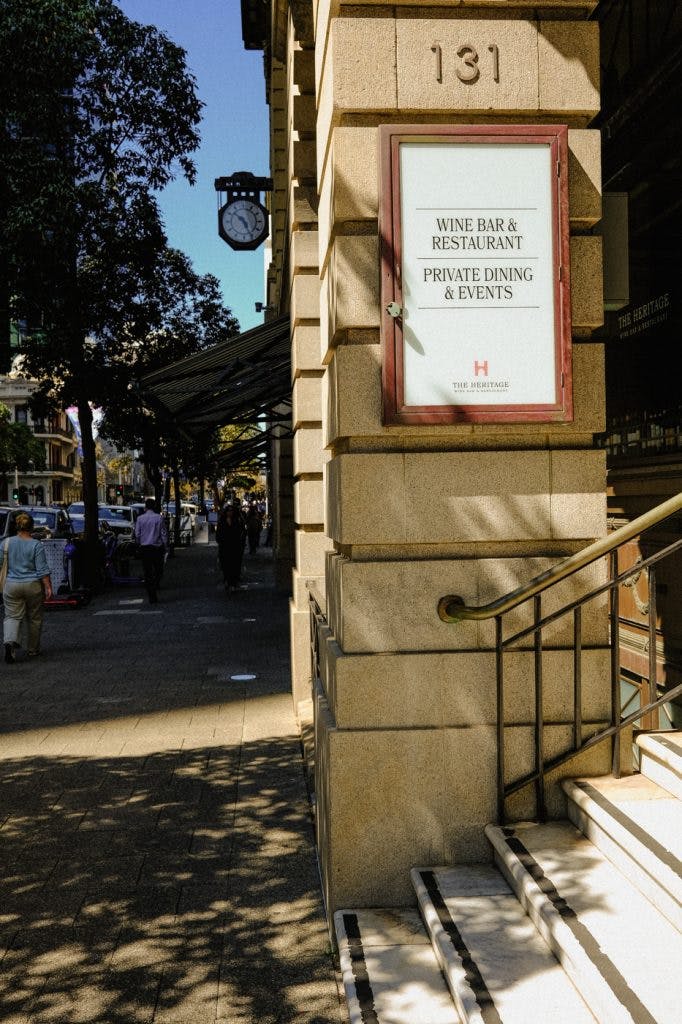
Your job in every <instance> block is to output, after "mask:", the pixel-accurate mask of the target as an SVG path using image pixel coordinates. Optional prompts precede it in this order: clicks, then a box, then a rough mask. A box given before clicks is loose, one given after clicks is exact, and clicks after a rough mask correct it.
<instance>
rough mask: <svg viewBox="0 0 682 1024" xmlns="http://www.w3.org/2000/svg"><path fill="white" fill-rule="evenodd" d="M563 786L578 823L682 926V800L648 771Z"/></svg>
mask: <svg viewBox="0 0 682 1024" xmlns="http://www.w3.org/2000/svg"><path fill="white" fill-rule="evenodd" d="M562 786H563V789H564V792H565V793H566V795H567V796H568V813H569V817H570V819H571V821H572V822H573V824H574V825H576V826H577V827H578V828H579V829H580V831H581V832H583V833H584V834H585V835H586V836H587V838H588V839H590V840H591V841H592V842H593V843H594V844H595V845H596V846H598V847H599V849H600V850H601V851H602V853H604V854H605V855H606V856H607V857H608V858H609V860H610V861H611V862H612V863H613V864H615V865H616V867H617V868H618V869H619V870H620V871H622V872H623V874H625V875H626V876H627V877H628V878H629V879H630V881H632V882H634V884H635V885H636V886H637V888H638V889H639V890H640V892H642V893H643V894H644V895H645V896H646V897H647V899H649V900H651V902H652V903H653V904H654V906H655V907H656V908H657V909H658V910H660V911H661V913H662V914H665V916H666V917H667V918H668V920H669V921H671V922H672V923H673V924H674V925H675V927H676V928H677V929H678V931H682V801H680V800H678V799H677V798H676V797H674V796H672V794H671V793H669V792H668V791H667V790H665V789H662V788H661V786H658V785H657V784H656V783H655V782H652V781H651V779H648V778H646V777H645V776H644V775H628V776H626V777H625V778H622V779H614V778H613V777H612V776H605V777H602V778H594V779H593V778H589V779H565V780H564V781H563V782H562Z"/></svg>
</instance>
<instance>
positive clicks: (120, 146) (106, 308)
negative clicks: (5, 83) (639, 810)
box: [0, 0, 201, 543]
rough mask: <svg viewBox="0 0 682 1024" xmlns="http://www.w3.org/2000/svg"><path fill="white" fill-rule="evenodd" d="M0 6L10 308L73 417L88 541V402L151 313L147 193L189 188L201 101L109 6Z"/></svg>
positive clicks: (158, 44) (104, 398) (157, 49)
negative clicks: (134, 327)
mask: <svg viewBox="0 0 682 1024" xmlns="http://www.w3.org/2000/svg"><path fill="white" fill-rule="evenodd" d="M0 11H1V13H2V28H1V29H0V36H1V37H2V39H1V41H0V59H2V58H3V57H4V56H5V55H7V56H10V55H11V59H10V60H9V63H8V64H7V63H6V64H5V68H7V67H11V68H12V74H13V75H14V76H15V79H16V81H20V82H22V85H23V83H24V81H25V83H26V88H25V90H19V89H14V90H10V91H9V93H10V95H9V102H8V103H6V109H5V110H4V111H3V115H4V120H5V124H6V125H7V126H8V128H7V130H6V139H5V141H6V143H7V146H8V149H9V156H8V157H7V158H5V159H4V162H3V166H2V171H3V183H2V187H3V189H4V191H5V198H6V200H7V202H6V206H5V212H4V215H3V221H2V232H1V239H2V240H1V246H2V251H3V254H4V258H5V263H6V271H7V280H8V282H9V294H8V305H9V309H10V314H11V315H12V316H13V317H15V318H17V319H22V320H24V321H25V322H27V324H28V326H29V327H30V328H33V330H32V331H30V332H29V340H28V341H27V342H26V344H25V354H26V368H27V370H28V371H29V372H30V373H31V375H32V376H33V377H35V378H36V379H37V381H38V383H39V389H38V394H39V398H47V399H48V400H50V401H51V402H52V403H53V404H55V405H58V406H61V407H65V406H68V405H75V406H76V407H77V409H78V415H79V420H80V429H81V435H82V449H83V461H82V475H83V498H84V502H85V508H86V540H88V541H90V542H91V543H94V540H95V538H96V531H97V508H96V505H97V489H96V458H95V444H94V440H93V430H92V407H93V406H103V407H105V408H106V406H107V404H108V402H109V401H110V396H111V393H112V391H113V392H114V393H115V391H116V386H117V382H118V381H119V379H120V377H121V366H122V365H123V364H125V356H124V355H122V350H124V349H125V348H126V347H127V346H128V345H129V344H130V333H129V332H130V325H131V323H134V321H135V318H136V317H137V318H139V319H140V320H142V321H143V320H144V318H145V316H146V315H147V313H148V307H147V306H146V305H145V302H144V300H141V298H140V297H141V296H145V295H146V294H148V293H149V291H150V288H151V285H152V284H153V281H154V275H155V273H156V272H157V268H158V261H159V259H162V257H163V253H164V252H165V248H166V239H165V234H164V230H163V225H162V223H161V219H160V215H159V210H158V206H157V202H156V195H155V193H156V192H157V191H158V190H159V189H162V188H163V187H164V186H165V185H166V184H167V183H168V182H169V181H170V180H171V178H172V177H174V176H175V175H176V174H178V173H180V174H182V175H184V176H185V177H186V178H187V179H188V180H189V181H190V182H193V181H194V178H195V168H194V165H193V163H192V160H191V153H192V152H193V150H194V149H196V147H197V145H198V142H199V136H198V124H199V121H200V110H201V103H200V101H199V100H198V98H197V95H196V88H195V80H194V78H193V76H192V75H191V73H190V72H189V71H188V68H187V65H186V60H185V53H184V51H183V50H182V49H181V48H180V47H178V46H176V45H175V44H174V43H172V42H171V41H170V40H169V39H168V38H167V37H166V36H165V35H164V34H163V33H161V32H159V31H158V30H157V29H156V28H154V27H152V26H145V25H141V24H138V23H137V22H134V21H132V20H131V19H129V18H127V17H126V16H125V15H124V14H123V12H122V11H121V10H120V9H119V8H118V7H117V6H116V4H115V3H114V2H113V0H32V3H30V4H26V3H25V0H0ZM3 51H5V52H6V54H5V53H3ZM7 51H11V54H10V53H7ZM43 110H46V111H48V112H49V113H48V116H44V115H43V113H42V111H43Z"/></svg>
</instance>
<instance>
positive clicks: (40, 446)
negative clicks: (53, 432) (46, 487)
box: [0, 402, 45, 482]
mask: <svg viewBox="0 0 682 1024" xmlns="http://www.w3.org/2000/svg"><path fill="white" fill-rule="evenodd" d="M31 469H34V470H38V471H40V470H44V469H45V445H44V443H43V442H42V441H40V440H39V439H38V438H37V437H36V436H35V434H34V433H33V431H32V430H31V428H30V427H28V426H27V425H26V424H25V423H13V422H12V415H11V413H10V410H9V409H8V408H7V406H6V405H4V403H2V402H0V477H2V480H3V481H4V482H6V481H7V478H8V477H9V475H10V474H11V473H14V471H15V470H19V472H20V473H26V472H27V471H28V470H31Z"/></svg>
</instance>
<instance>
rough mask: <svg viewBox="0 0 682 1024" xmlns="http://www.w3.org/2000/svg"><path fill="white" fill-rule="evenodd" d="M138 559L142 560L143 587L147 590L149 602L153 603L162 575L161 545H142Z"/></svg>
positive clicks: (162, 556)
mask: <svg viewBox="0 0 682 1024" xmlns="http://www.w3.org/2000/svg"><path fill="white" fill-rule="evenodd" d="M140 558H141V559H142V571H143V573H144V585H145V587H146V588H147V593H148V594H149V600H150V601H151V602H152V603H154V602H155V601H156V600H157V597H156V592H157V590H158V589H159V583H160V582H161V576H162V575H163V559H164V548H163V545H160V544H142V545H141V546H140Z"/></svg>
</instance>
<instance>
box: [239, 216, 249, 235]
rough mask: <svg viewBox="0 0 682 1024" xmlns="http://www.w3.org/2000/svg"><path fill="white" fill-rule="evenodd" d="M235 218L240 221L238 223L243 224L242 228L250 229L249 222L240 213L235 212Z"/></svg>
mask: <svg viewBox="0 0 682 1024" xmlns="http://www.w3.org/2000/svg"><path fill="white" fill-rule="evenodd" d="M237 220H238V221H240V223H242V224H243V225H244V229H245V230H246V231H249V230H250V226H249V222H248V220H247V219H246V217H242V216H241V215H240V214H237Z"/></svg>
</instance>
